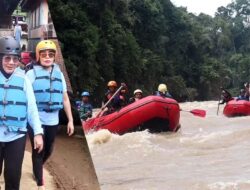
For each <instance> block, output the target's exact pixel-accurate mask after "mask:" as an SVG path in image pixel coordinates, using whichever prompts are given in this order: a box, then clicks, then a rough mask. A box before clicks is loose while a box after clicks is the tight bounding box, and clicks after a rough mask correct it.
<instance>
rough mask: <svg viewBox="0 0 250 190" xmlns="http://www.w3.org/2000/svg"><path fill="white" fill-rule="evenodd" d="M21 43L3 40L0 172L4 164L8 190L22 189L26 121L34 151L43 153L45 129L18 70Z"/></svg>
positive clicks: (28, 86)
mask: <svg viewBox="0 0 250 190" xmlns="http://www.w3.org/2000/svg"><path fill="white" fill-rule="evenodd" d="M20 49H21V48H20V44H19V43H18V42H17V41H16V40H15V39H14V38H13V37H11V36H6V37H2V38H0V172H1V173H2V168H3V162H4V180H5V190H19V186H20V178H21V172H22V162H23V156H24V150H25V144H26V132H27V122H29V124H30V126H31V131H32V132H33V133H34V138H32V139H31V140H32V143H33V144H34V146H33V148H34V149H35V150H36V151H37V152H41V150H42V148H43V138H42V134H43V129H42V127H41V122H40V120H39V115H38V110H37V107H36V101H35V96H34V92H33V89H32V85H31V83H30V81H29V79H28V78H27V77H26V76H25V74H24V71H22V70H21V69H20V68H17V67H18V64H19V59H20Z"/></svg>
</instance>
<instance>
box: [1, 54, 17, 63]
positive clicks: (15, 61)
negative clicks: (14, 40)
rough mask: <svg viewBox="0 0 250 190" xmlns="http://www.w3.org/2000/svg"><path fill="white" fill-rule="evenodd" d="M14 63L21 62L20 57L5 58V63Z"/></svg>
mask: <svg viewBox="0 0 250 190" xmlns="http://www.w3.org/2000/svg"><path fill="white" fill-rule="evenodd" d="M11 60H12V61H13V62H14V63H18V62H19V57H18V56H9V55H8V56H3V61H4V62H7V63H9V62H10V61H11Z"/></svg>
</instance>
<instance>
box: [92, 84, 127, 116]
mask: <svg viewBox="0 0 250 190" xmlns="http://www.w3.org/2000/svg"><path fill="white" fill-rule="evenodd" d="M123 87H124V86H123V85H122V86H120V87H119V88H118V89H117V90H116V92H115V93H114V94H113V95H112V96H111V98H110V99H109V100H108V101H107V102H106V103H105V104H104V105H103V106H102V108H101V111H100V112H99V113H98V114H97V115H96V118H98V117H99V116H100V114H101V113H102V111H103V110H104V109H105V108H106V107H107V106H108V105H109V103H110V102H111V101H112V100H113V98H114V97H115V96H116V95H117V94H118V93H119V92H120V90H121V89H122V88H123Z"/></svg>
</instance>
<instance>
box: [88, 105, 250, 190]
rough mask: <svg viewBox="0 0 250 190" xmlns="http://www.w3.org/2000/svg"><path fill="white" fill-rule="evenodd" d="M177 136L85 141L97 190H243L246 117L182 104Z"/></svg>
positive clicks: (249, 152)
mask: <svg viewBox="0 0 250 190" xmlns="http://www.w3.org/2000/svg"><path fill="white" fill-rule="evenodd" d="M180 107H181V108H182V109H185V110H191V109H195V108H200V109H205V110H207V117H206V118H200V117H196V116H193V115H192V114H190V113H186V112H182V113H181V119H180V122H181V125H182V128H181V130H180V131H179V132H177V133H161V134H150V133H148V132H147V131H143V132H135V133H128V134H125V135H123V136H118V135H115V134H110V133H109V132H108V131H99V132H96V133H93V134H88V135H87V140H88V144H89V147H90V152H91V155H92V159H93V162H94V166H95V169H96V172H97V176H98V179H99V183H100V185H101V189H103V190H249V189H250V117H237V118H226V117H224V116H223V115H222V110H223V106H221V107H220V114H219V116H217V115H216V110H217V102H215V101H208V102H190V103H182V104H180Z"/></svg>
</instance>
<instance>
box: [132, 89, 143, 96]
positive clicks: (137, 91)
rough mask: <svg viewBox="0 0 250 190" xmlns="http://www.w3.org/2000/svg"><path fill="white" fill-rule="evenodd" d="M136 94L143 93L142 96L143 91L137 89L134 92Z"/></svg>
mask: <svg viewBox="0 0 250 190" xmlns="http://www.w3.org/2000/svg"><path fill="white" fill-rule="evenodd" d="M136 93H141V94H142V90H141V89H136V90H135V91H134V95H135V94H136Z"/></svg>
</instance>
